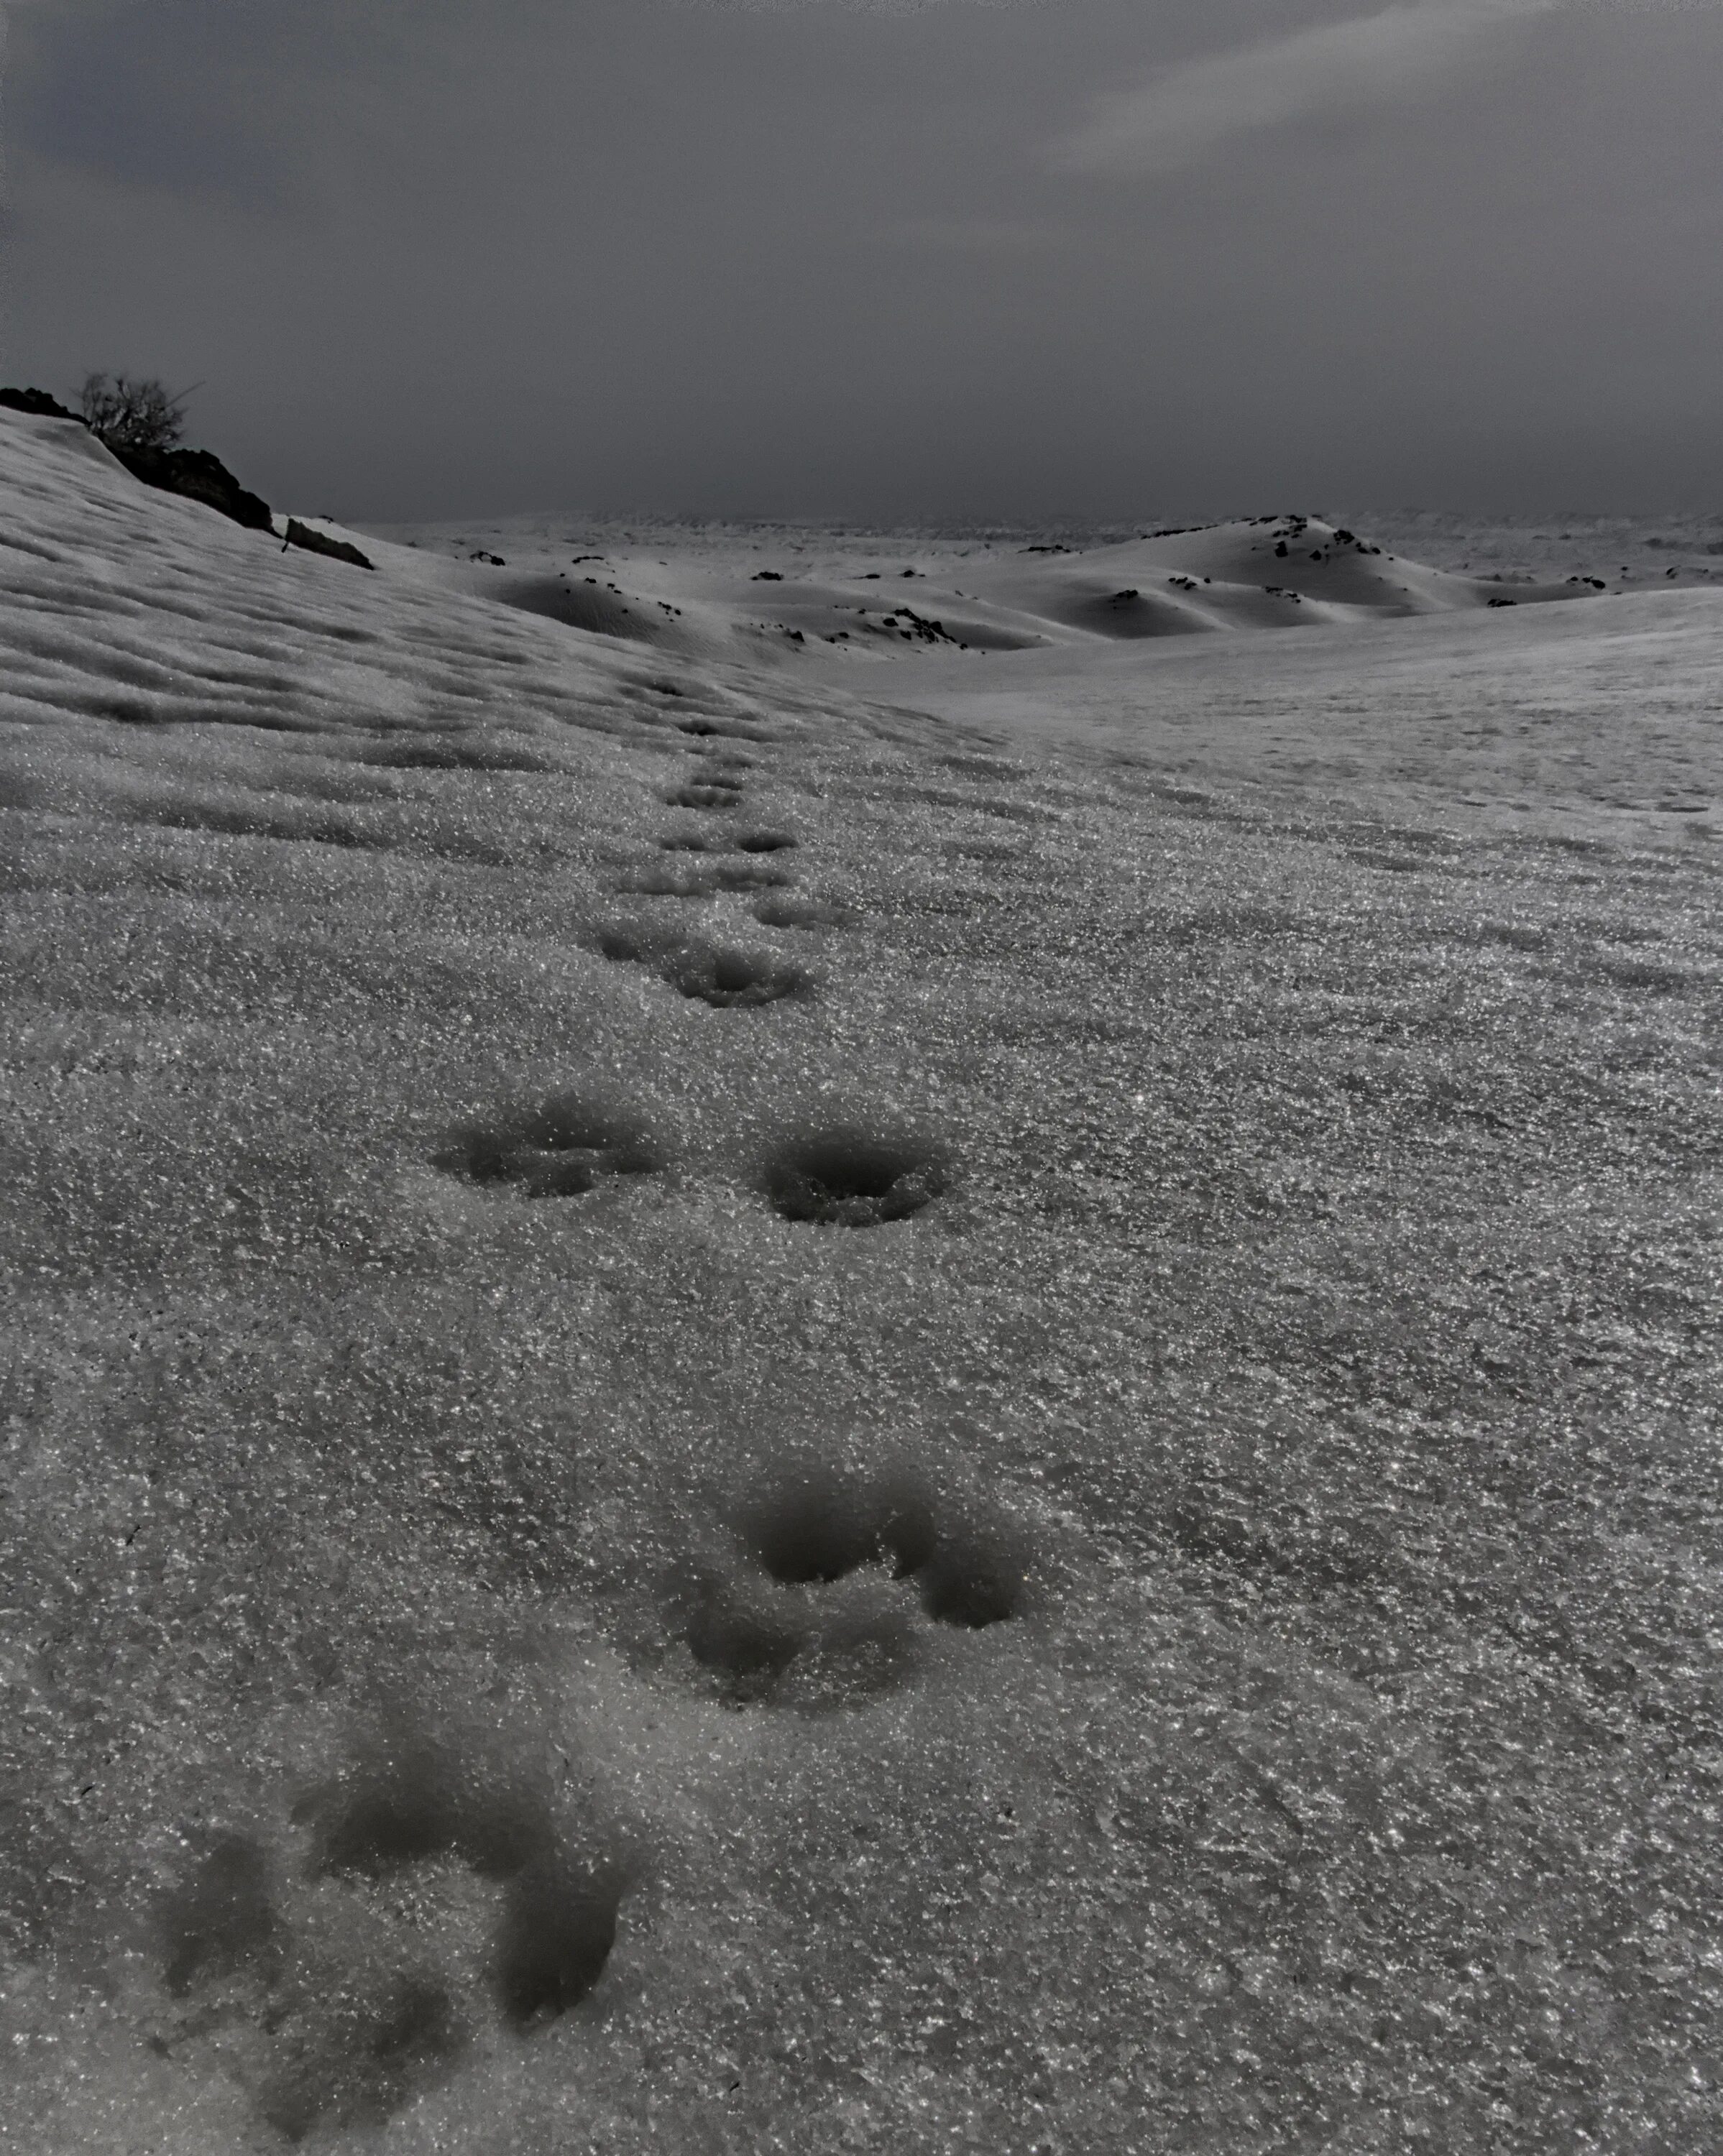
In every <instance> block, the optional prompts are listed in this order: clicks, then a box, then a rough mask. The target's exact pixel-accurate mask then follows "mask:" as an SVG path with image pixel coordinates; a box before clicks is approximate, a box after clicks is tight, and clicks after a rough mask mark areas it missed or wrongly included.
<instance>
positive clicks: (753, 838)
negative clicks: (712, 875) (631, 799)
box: [658, 831, 798, 854]
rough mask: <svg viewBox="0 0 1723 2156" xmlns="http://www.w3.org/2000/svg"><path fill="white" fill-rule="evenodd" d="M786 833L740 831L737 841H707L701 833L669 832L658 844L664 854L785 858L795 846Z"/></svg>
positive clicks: (721, 838)
mask: <svg viewBox="0 0 1723 2156" xmlns="http://www.w3.org/2000/svg"><path fill="white" fill-rule="evenodd" d="M797 843H798V842H797V840H795V839H793V838H792V837H791V836H790V834H789V832H788V831H744V832H743V833H742V834H741V835H740V836H739V837H737V838H725V837H718V838H712V837H708V836H707V834H706V833H705V832H704V831H671V832H669V833H667V834H666V835H665V836H664V837H663V838H661V839H660V840H659V841H658V844H659V849H660V850H661V852H663V853H666V854H787V853H789V852H790V851H791V850H793V849H794V848H795V845H796V844H797Z"/></svg>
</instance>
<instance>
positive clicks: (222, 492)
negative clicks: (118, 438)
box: [108, 443, 275, 531]
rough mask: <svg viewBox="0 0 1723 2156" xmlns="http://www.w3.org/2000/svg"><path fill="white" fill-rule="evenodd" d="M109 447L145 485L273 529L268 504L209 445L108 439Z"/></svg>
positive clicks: (249, 528) (250, 525) (248, 524)
mask: <svg viewBox="0 0 1723 2156" xmlns="http://www.w3.org/2000/svg"><path fill="white" fill-rule="evenodd" d="M108 447H109V448H110V449H112V450H113V453H114V454H115V455H116V457H117V458H118V459H120V461H121V464H122V465H125V467H126V470H127V471H129V472H130V473H131V476H132V477H133V478H134V479H141V480H142V481H143V483H144V485H146V486H158V487H160V488H161V489H162V492H163V493H164V494H178V495H184V496H185V498H186V500H188V501H201V502H202V503H203V506H204V507H205V508H206V509H215V510H219V511H220V512H221V514H222V515H223V516H231V517H232V518H233V520H234V523H235V524H243V525H244V526H245V528H246V530H247V531H274V529H275V523H274V521H273V519H272V518H271V517H270V506H269V504H268V503H267V502H266V501H265V500H263V499H262V498H261V497H260V495H255V494H253V493H251V492H250V491H249V489H248V488H245V487H243V486H241V485H240V484H239V480H236V479H235V478H234V475H233V474H232V473H231V472H230V471H229V470H228V468H227V466H226V465H224V463H223V462H222V460H221V459H220V458H219V457H218V456H214V455H212V454H211V453H210V452H209V451H208V449H121V448H120V447H118V446H116V444H113V443H110V444H108Z"/></svg>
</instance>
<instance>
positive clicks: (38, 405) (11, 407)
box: [0, 389, 78, 419]
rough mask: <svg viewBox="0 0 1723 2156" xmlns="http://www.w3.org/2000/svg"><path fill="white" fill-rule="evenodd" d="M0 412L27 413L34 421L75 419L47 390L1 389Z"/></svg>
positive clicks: (73, 413)
mask: <svg viewBox="0 0 1723 2156" xmlns="http://www.w3.org/2000/svg"><path fill="white" fill-rule="evenodd" d="M0 410H5V411H8V412H23V413H27V414H28V416H29V417H30V418H32V419H75V418H77V417H78V414H77V413H75V412H69V411H68V410H67V409H66V408H65V406H64V404H62V403H60V401H59V398H58V397H50V396H49V393H48V392H47V391H46V390H45V389H0Z"/></svg>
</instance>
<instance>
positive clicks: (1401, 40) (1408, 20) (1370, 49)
mask: <svg viewBox="0 0 1723 2156" xmlns="http://www.w3.org/2000/svg"><path fill="white" fill-rule="evenodd" d="M1562 4H1563V0H1397V4H1396V5H1394V6H1392V7H1390V8H1384V9H1383V10H1382V11H1381V13H1378V14H1375V15H1363V16H1357V17H1355V18H1352V19H1351V20H1350V21H1349V22H1345V23H1326V24H1324V25H1323V26H1322V27H1321V28H1318V29H1313V30H1300V31H1298V32H1295V33H1294V34H1293V35H1292V36H1290V37H1283V38H1270V39H1268V41H1267V42H1265V43H1263V44H1255V45H1247V46H1245V47H1244V48H1242V49H1241V50H1237V51H1233V52H1228V53H1217V54H1211V55H1210V56H1209V57H1207V58H1205V59H1197V60H1191V61H1188V62H1187V63H1186V64H1184V65H1183V66H1180V67H1175V68H1171V69H1168V70H1167V71H1166V72H1165V74H1160V75H1158V76H1156V77H1155V79H1154V80H1152V81H1150V82H1149V83H1146V84H1145V85H1144V86H1143V87H1142V88H1141V89H1139V90H1126V91H1123V92H1119V93H1115V94H1114V95H1109V96H1107V97H1104V98H1103V99H1102V100H1100V102H1099V103H1098V105H1096V107H1095V109H1094V110H1093V113H1092V114H1091V115H1090V117H1089V119H1088V121H1087V122H1086V123H1085V124H1084V125H1083V126H1082V127H1080V128H1078V130H1077V131H1076V132H1075V133H1074V134H1072V135H1070V136H1067V137H1066V138H1065V139H1064V140H1063V141H1060V142H1057V143H1056V144H1055V145H1054V146H1053V148H1052V162H1053V163H1054V164H1055V166H1057V167H1059V168H1060V169H1062V170H1064V171H1067V172H1098V173H1110V172H1171V171H1175V170H1177V169H1178V168H1180V167H1184V166H1188V165H1192V164H1195V163H1197V162H1200V161H1201V159H1202V158H1204V157H1206V156H1208V155H1209V154H1210V153H1211V151H1214V150H1216V149H1217V148H1218V147H1220V146H1221V145H1222V144H1223V143H1226V142H1228V141H1232V139H1234V138H1235V137H1237V136H1241V135H1247V134H1253V133H1257V132H1259V131H1264V130H1267V129H1270V128H1276V127H1283V126H1288V125H1289V124H1291V123H1294V122H1296V121H1300V120H1325V119H1330V118H1332V117H1335V116H1336V115H1344V114H1345V113H1348V112H1352V111H1357V110H1367V109H1369V108H1370V107H1371V106H1374V105H1379V104H1381V103H1382V102H1383V101H1384V100H1388V99H1391V98H1394V97H1397V96H1400V95H1404V94H1405V93H1406V92H1407V91H1408V90H1416V89H1417V88H1419V87H1421V86H1422V85H1426V84H1428V83H1430V82H1432V81H1436V80H1440V79H1441V78H1442V77H1443V76H1445V75H1448V74H1453V73H1454V72H1456V71H1457V70H1458V69H1461V68H1463V67H1464V66H1465V65H1466V64H1468V62H1469V61H1470V60H1471V59H1472V58H1473V57H1474V54H1475V53H1476V52H1477V50H1478V49H1479V47H1480V46H1481V45H1483V44H1485V43H1487V41H1488V40H1489V39H1490V38H1494V37H1495V36H1498V35H1499V34H1500V33H1502V32H1503V31H1504V30H1507V29H1510V28H1513V27H1514V26H1515V24H1517V23H1525V22H1526V21H1528V20H1530V18H1533V17H1535V16H1538V15H1544V14H1548V13H1553V12H1554V11H1555V10H1556V8H1560V7H1561V5H1562Z"/></svg>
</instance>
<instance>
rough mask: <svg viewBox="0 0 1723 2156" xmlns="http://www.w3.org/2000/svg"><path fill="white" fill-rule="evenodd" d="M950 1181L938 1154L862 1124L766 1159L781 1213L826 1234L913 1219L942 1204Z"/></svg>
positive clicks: (817, 1135) (815, 1134) (794, 1141)
mask: <svg viewBox="0 0 1723 2156" xmlns="http://www.w3.org/2000/svg"><path fill="white" fill-rule="evenodd" d="M949 1181H950V1176H949V1170H948V1169H947V1168H946V1166H945V1163H944V1160H943V1159H942V1158H941V1157H940V1155H939V1150H938V1149H937V1148H936V1147H934V1146H932V1145H930V1144H928V1143H927V1142H924V1141H923V1140H919V1139H916V1138H911V1137H898V1136H894V1135H892V1134H891V1133H888V1132H876V1131H870V1130H867V1129H865V1128H863V1127H861V1126H859V1125H856V1124H841V1125H836V1126H834V1127H830V1128H827V1129H823V1130H815V1131H809V1132H805V1133H803V1134H802V1135H801V1136H800V1137H795V1138H791V1139H789V1140H788V1141H786V1142H784V1143H783V1144H781V1145H780V1146H779V1147H778V1148H777V1149H776V1151H775V1152H774V1153H773V1154H772V1155H771V1157H770V1158H769V1159H768V1161H767V1162H766V1163H765V1173H764V1183H765V1189H766V1195H767V1196H768V1197H769V1199H771V1201H772V1206H773V1209H774V1211H775V1212H776V1213H778V1214H779V1215H780V1216H781V1217H782V1218H783V1219H786V1220H795V1221H811V1222H813V1223H815V1224H817V1225H819V1226H821V1227H842V1228H877V1227H881V1226H883V1225H884V1224H885V1223H887V1221H892V1220H907V1219H909V1218H910V1217H911V1216H912V1215H913V1214H917V1213H919V1212H920V1211H921V1210H922V1209H923V1207H925V1206H927V1205H929V1204H932V1203H933V1201H934V1199H936V1198H939V1197H940V1196H941V1195H942V1194H943V1193H944V1191H945V1190H946V1188H948V1186H949Z"/></svg>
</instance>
